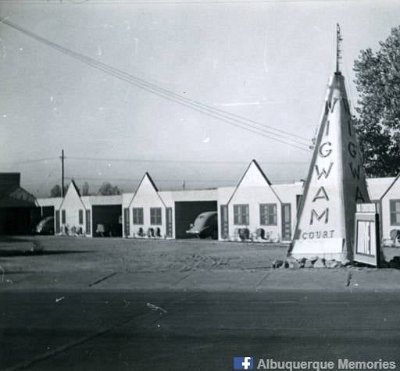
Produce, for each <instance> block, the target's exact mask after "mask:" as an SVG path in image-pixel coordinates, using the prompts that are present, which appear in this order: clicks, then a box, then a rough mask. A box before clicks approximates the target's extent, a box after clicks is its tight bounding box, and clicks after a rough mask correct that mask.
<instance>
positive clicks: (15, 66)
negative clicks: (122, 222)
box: [0, 0, 400, 195]
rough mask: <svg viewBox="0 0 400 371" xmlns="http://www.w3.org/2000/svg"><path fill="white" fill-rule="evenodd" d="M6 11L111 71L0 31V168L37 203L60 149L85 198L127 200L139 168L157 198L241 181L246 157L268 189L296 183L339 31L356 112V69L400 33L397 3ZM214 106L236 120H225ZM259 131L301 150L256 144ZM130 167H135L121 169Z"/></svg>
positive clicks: (103, 4)
mask: <svg viewBox="0 0 400 371" xmlns="http://www.w3.org/2000/svg"><path fill="white" fill-rule="evenodd" d="M0 7H1V8H0V13H1V17H2V18H5V19H6V20H8V21H11V22H13V23H15V24H17V25H19V26H21V27H23V28H24V29H26V30H29V31H31V32H33V33H35V34H37V35H40V36H41V37H43V38H45V39H47V40H49V41H51V42H53V43H56V44H58V45H61V46H63V47H65V48H67V49H69V50H71V51H74V52H77V53H80V54H83V55H84V56H87V57H90V58H92V59H94V60H97V61H100V62H102V63H103V64H105V65H106V67H111V68H112V69H111V71H112V73H110V72H104V71H100V70H98V69H96V68H94V67H93V66H88V65H87V64H85V63H82V61H81V60H79V59H77V58H71V57H70V56H67V55H65V54H63V53H60V52H59V51H56V50H54V49H52V48H51V47H49V46H48V45H45V44H43V43H40V42H38V41H36V40H33V39H32V38H29V37H27V36H26V35H24V34H22V33H20V32H18V31H16V30H15V29H12V28H10V27H9V26H7V25H5V24H0V58H1V63H0V79H1V89H0V94H1V96H0V123H1V125H0V171H20V172H21V173H22V185H23V186H24V187H25V188H26V189H27V190H28V191H30V192H32V193H34V194H37V195H47V194H48V193H49V189H50V188H51V187H52V186H53V185H54V184H56V183H59V182H60V176H61V175H60V173H61V171H60V161H59V160H58V159H57V157H58V156H60V152H61V149H62V148H64V150H65V154H66V157H67V159H66V176H67V177H73V178H75V179H76V182H77V184H78V185H81V184H82V183H83V182H84V181H85V179H87V181H88V182H89V184H90V185H91V189H90V190H91V191H97V189H98V188H99V185H100V184H101V182H102V181H103V180H109V181H111V182H112V183H114V184H118V185H119V186H120V187H121V188H123V190H124V191H127V192H128V191H133V190H134V188H135V187H136V185H137V183H138V181H139V180H140V178H141V177H142V175H143V173H144V172H145V171H149V172H150V174H151V175H152V176H153V178H154V180H155V182H156V183H157V185H158V186H159V187H160V188H162V189H172V188H176V187H179V186H180V185H181V184H182V181H183V180H185V182H186V186H187V187H188V188H202V187H214V186H218V185H235V184H236V182H237V181H238V179H239V177H240V176H241V175H242V173H243V171H244V170H245V168H246V166H247V163H248V162H249V161H250V160H251V159H252V158H255V159H257V160H258V161H259V162H260V164H261V166H262V168H263V169H264V170H265V172H266V174H267V176H268V177H269V178H270V180H271V181H272V182H273V183H282V182H292V181H295V180H300V179H301V178H304V177H306V173H307V168H308V162H309V160H310V156H311V152H310V151H307V149H306V148H307V141H309V142H310V143H311V139H312V137H313V136H314V134H315V131H316V128H317V125H318V123H319V118H320V114H321V110H322V104H323V99H324V96H325V90H326V86H327V82H328V78H329V76H330V75H331V74H332V73H333V72H334V65H335V60H334V55H335V32H336V22H339V23H340V25H341V29H342V33H343V38H344V41H343V57H344V58H343V65H342V70H343V74H344V75H345V77H346V78H347V84H348V94H349V96H350V98H351V99H353V102H352V103H353V104H354V103H355V100H356V89H355V86H354V84H353V83H352V80H353V78H354V76H353V75H352V66H353V61H354V59H355V58H357V56H358V55H359V52H360V50H361V49H365V48H367V47H372V48H373V49H376V48H377V46H378V41H380V40H383V39H385V38H386V37H387V36H388V35H389V32H390V29H391V28H392V27H395V26H398V25H399V24H400V4H399V2H398V1H384V0H381V1H379V2H378V1H362V0H359V1H285V2H278V1H265V2H262V1H254V2H253V1H246V2H244V1H242V2H240V1H238V2H235V1H223V2H222V1H221V2H219V1H212V2H211V1H208V2H207V3H206V2H204V3H202V2H192V3H190V2H189V1H182V2H180V1H171V2H170V1H158V2H152V3H147V4H146V2H134V1H118V0H117V1H114V2H111V1H99V0H92V1H90V0H89V1H86V2H84V1H78V0H74V1H67V0H64V1H60V0H58V1H52V0H48V1H35V0H31V1H0ZM115 69H117V70H119V71H122V72H125V73H127V74H129V76H128V75H123V78H122V79H121V78H118V77H116V75H118V76H120V77H121V75H120V74H119V72H118V71H117V72H115ZM127 76H128V77H127ZM135 78H139V79H141V83H140V84H142V85H141V86H145V87H147V88H148V87H152V88H153V89H154V88H156V89H158V90H156V93H157V94H155V93H154V90H153V92H150V91H148V90H149V89H147V90H145V89H143V88H140V87H138V86H137V83H136V84H135V81H137V80H133V79H135ZM143 80H145V81H144V82H143ZM143 84H145V85H143ZM160 89H166V90H162V91H163V92H165V91H167V92H166V94H164V95H163V94H160V92H161V90H160ZM173 94H177V95H173ZM161 95H163V96H161ZM180 97H183V99H185V98H186V99H190V101H187V100H186V101H184V103H185V102H186V103H185V104H186V105H183V104H181V103H179V102H178V101H180V102H182V99H181V98H180ZM187 102H189V104H188V103H187ZM199 110H200V111H202V112H199ZM220 110H222V111H224V112H229V113H232V114H234V115H238V116H240V117H241V118H238V117H237V116H229V119H228V121H229V122H226V118H227V116H226V114H225V113H224V112H221V111H220ZM221 118H222V119H223V120H221ZM243 118H244V119H247V120H250V121H244V120H243ZM254 122H256V123H259V124H263V125H267V126H268V128H270V127H272V128H275V129H278V130H281V131H279V132H278V131H274V133H275V134H278V136H276V135H274V137H275V138H276V139H279V140H281V141H282V140H283V141H284V142H286V141H287V140H288V138H291V139H293V140H294V141H295V142H291V144H287V143H281V142H279V141H276V140H273V139H272V138H271V136H272V134H271V131H268V132H265V131H264V132H263V133H264V135H259V134H256V133H254V132H253V131H254V129H253V128H254V125H256V124H255V123H254ZM243 125H245V128H243ZM238 126H241V127H238ZM257 127H259V126H257ZM249 128H250V130H249ZM256 131H257V132H259V131H258V130H256ZM284 133H291V134H294V135H297V136H298V137H290V136H287V134H284ZM299 137H302V138H304V139H300V138H299ZM293 144H294V145H293ZM298 147H300V148H298ZM41 159H48V160H46V161H36V160H41ZM126 159H135V160H143V161H115V160H126ZM144 160H146V161H144ZM26 161H31V162H28V163H27V162H26ZM175 161H176V162H175ZM179 161H181V162H179ZM191 161H193V162H191Z"/></svg>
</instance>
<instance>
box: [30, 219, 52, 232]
mask: <svg viewBox="0 0 400 371" xmlns="http://www.w3.org/2000/svg"><path fill="white" fill-rule="evenodd" d="M34 232H35V233H36V234H54V217H53V216H46V217H45V218H43V219H42V220H41V221H40V222H39V223H38V224H37V225H36V228H35V230H34Z"/></svg>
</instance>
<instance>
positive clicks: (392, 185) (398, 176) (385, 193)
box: [380, 173, 400, 200]
mask: <svg viewBox="0 0 400 371" xmlns="http://www.w3.org/2000/svg"><path fill="white" fill-rule="evenodd" d="M399 178H400V173H399V174H397V176H396V178H394V180H393V182H392V184H391V185H390V186H389V187H388V189H387V190H386V191H385V192H384V193H383V195H382V196H381V197H380V200H383V198H384V197H385V196H386V195H387V194H388V193H389V191H390V190H391V189H392V188H393V187H394V185H395V184H396V183H397V182H398V180H399Z"/></svg>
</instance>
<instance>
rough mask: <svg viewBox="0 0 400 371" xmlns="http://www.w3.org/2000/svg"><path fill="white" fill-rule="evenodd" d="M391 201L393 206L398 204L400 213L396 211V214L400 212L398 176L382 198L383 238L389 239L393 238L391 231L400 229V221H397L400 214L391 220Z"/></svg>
mask: <svg viewBox="0 0 400 371" xmlns="http://www.w3.org/2000/svg"><path fill="white" fill-rule="evenodd" d="M391 203H392V204H393V206H394V204H397V208H396V210H398V211H399V213H396V214H397V215H398V214H400V210H399V203H400V178H397V179H395V180H394V181H393V182H392V185H391V187H390V189H389V190H388V191H387V192H385V193H384V195H383V197H382V198H381V200H380V207H381V212H380V216H381V223H382V228H381V231H382V238H383V239H387V240H389V239H391V231H393V230H400V223H398V222H397V223H396V220H397V221H400V217H399V216H398V217H397V218H396V217H395V218H394V219H395V220H394V221H392V220H391ZM393 206H392V207H393ZM392 233H393V232H392Z"/></svg>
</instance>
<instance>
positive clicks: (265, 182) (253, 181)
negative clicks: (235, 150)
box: [227, 159, 280, 205]
mask: <svg viewBox="0 0 400 371" xmlns="http://www.w3.org/2000/svg"><path fill="white" fill-rule="evenodd" d="M243 186H244V187H260V186H267V187H268V188H269V189H270V190H271V191H272V193H273V194H274V195H275V197H276V198H277V199H278V201H279V202H280V199H279V196H278V195H277V193H276V192H275V190H274V189H273V188H272V187H271V182H270V181H269V179H268V178H267V176H266V175H265V173H264V172H263V170H262V169H261V167H260V165H259V164H258V162H257V161H256V160H254V159H253V160H251V162H250V164H249V166H247V169H246V171H245V172H244V174H243V175H242V177H241V178H240V180H239V182H238V184H237V185H236V187H235V189H234V191H233V193H232V196H231V197H230V198H229V201H228V202H227V205H228V204H230V202H231V201H232V199H233V197H234V196H235V194H236V192H237V191H238V189H239V188H240V187H243Z"/></svg>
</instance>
